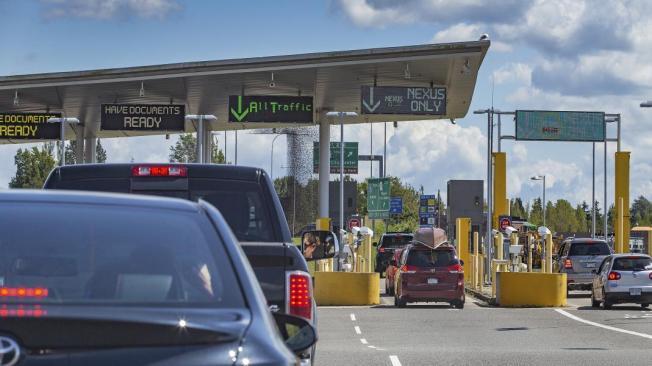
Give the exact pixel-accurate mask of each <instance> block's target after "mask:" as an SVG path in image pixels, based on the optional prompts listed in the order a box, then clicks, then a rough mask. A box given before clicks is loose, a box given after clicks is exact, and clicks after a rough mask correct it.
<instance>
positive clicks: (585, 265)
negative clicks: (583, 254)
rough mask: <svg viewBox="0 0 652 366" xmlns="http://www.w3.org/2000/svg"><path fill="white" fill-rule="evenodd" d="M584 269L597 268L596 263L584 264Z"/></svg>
mask: <svg viewBox="0 0 652 366" xmlns="http://www.w3.org/2000/svg"><path fill="white" fill-rule="evenodd" d="M584 267H586V268H595V263H593V262H592V263H584Z"/></svg>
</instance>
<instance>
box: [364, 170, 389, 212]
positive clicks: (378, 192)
mask: <svg viewBox="0 0 652 366" xmlns="http://www.w3.org/2000/svg"><path fill="white" fill-rule="evenodd" d="M367 211H368V212H369V218H370V219H388V218H389V178H375V179H367Z"/></svg>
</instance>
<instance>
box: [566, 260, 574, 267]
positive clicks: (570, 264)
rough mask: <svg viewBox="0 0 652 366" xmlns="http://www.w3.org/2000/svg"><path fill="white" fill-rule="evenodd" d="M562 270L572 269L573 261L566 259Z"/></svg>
mask: <svg viewBox="0 0 652 366" xmlns="http://www.w3.org/2000/svg"><path fill="white" fill-rule="evenodd" d="M564 268H566V269H572V268H573V261H571V260H570V259H566V260H565V261H564Z"/></svg>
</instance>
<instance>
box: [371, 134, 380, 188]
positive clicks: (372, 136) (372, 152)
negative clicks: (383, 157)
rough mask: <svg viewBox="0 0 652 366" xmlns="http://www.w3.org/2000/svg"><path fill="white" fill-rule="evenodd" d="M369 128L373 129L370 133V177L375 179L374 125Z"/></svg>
mask: <svg viewBox="0 0 652 366" xmlns="http://www.w3.org/2000/svg"><path fill="white" fill-rule="evenodd" d="M369 128H370V129H371V132H370V133H369V146H370V147H369V156H371V160H369V177H370V178H373V177H374V160H373V158H374V124H373V123H370V124H369ZM378 178H380V177H378Z"/></svg>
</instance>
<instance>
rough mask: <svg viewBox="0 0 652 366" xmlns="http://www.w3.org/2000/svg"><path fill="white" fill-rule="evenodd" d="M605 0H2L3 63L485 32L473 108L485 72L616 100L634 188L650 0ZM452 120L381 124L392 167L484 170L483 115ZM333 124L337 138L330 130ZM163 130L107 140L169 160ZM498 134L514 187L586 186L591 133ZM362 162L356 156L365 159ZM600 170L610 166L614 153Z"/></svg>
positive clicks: (506, 105)
mask: <svg viewBox="0 0 652 366" xmlns="http://www.w3.org/2000/svg"><path fill="white" fill-rule="evenodd" d="M601 4H602V6H601V7H599V9H597V8H598V7H595V6H593V5H595V4H594V3H593V2H591V1H580V0H577V1H540V0H532V1H529V0H523V1H521V0H501V1H492V2H491V3H489V2H488V1H487V2H481V1H475V0H474V1H471V0H458V1H445V0H404V1H388V0H331V1H301V0H296V1H289V0H284V1H278V0H276V1H264V0H258V1H247V2H244V1H230V2H227V1H199V0H196V1H189V0H188V1H183V0H141V1H138V0H41V1H38V0H0V32H1V34H3V35H4V37H3V43H2V44H3V49H4V50H5V52H3V56H4V57H1V58H0V74H2V75H16V74H26V73H41V72H53V71H69V70H85V69H98V68H110V67H123V66H138V65H150V64H161V63H173V62H184V61H200V60H218V59H224V58H239V57H253V56H269V55H281V54H293V53H303V52H317V51H334V50H346V49H357V48H373V47H384V46H401V45H412V44H422V43H431V42H445V41H462V40H475V39H477V38H478V37H479V36H480V35H481V34H482V33H489V35H490V37H491V39H492V47H491V49H490V51H489V53H488V55H487V57H486V59H485V62H484V64H483V66H482V68H481V70H480V74H479V77H478V83H477V87H476V91H475V96H474V99H473V104H472V107H471V110H473V109H479V108H486V107H488V106H489V105H490V104H491V100H492V84H493V85H494V93H493V94H494V95H493V100H494V105H495V107H496V108H499V109H502V110H514V109H535V108H536V109H553V110H554V109H560V110H598V111H601V110H604V111H607V112H612V113H622V114H623V119H624V121H625V122H624V129H623V139H624V140H623V142H624V143H623V145H624V147H625V148H626V149H630V150H632V151H633V154H632V172H633V173H632V196H636V195H640V194H644V195H647V194H648V192H649V190H650V189H652V182H651V181H650V178H649V177H650V175H649V174H648V173H652V157H648V156H646V153H645V152H646V151H649V150H648V149H649V148H650V147H652V134H650V128H649V123H646V120H648V121H650V120H652V114H650V113H652V111H650V113H647V111H646V110H641V109H640V108H638V103H640V102H641V101H642V100H645V99H648V98H647V97H648V96H649V94H646V93H649V91H650V86H651V84H652V70H651V69H650V66H648V64H649V59H650V58H649V57H650V56H652V54H651V53H652V51H649V50H650V49H652V47H650V46H652V36H649V34H652V32H650V30H652V22H650V20H648V19H646V17H645V16H644V15H640V14H649V13H650V10H652V9H650V5H648V4H647V3H646V2H645V1H604V2H603V3H601ZM7 51H9V52H7ZM492 80H493V83H492ZM457 122H458V125H457V126H452V125H450V124H449V123H448V122H446V121H422V122H410V123H402V124H400V126H399V128H398V129H397V130H394V129H393V128H391V127H390V128H389V133H388V154H389V158H388V172H389V174H394V175H399V176H401V177H402V178H404V179H405V180H406V181H407V182H408V183H410V184H413V185H415V186H417V187H418V186H420V185H423V186H424V187H426V188H425V189H426V191H429V192H433V191H435V190H436V189H437V188H441V189H442V190H443V189H445V185H446V181H447V180H448V179H483V177H484V175H485V168H484V167H485V160H484V159H485V151H486V142H485V140H486V137H485V136H486V135H485V133H486V120H485V119H483V118H482V117H479V116H475V115H473V114H471V113H470V114H469V115H468V116H467V117H466V118H464V119H462V120H458V121H457ZM509 125H510V123H506V131H507V132H509V131H510V127H509ZM376 126H378V127H375V128H374V148H375V149H374V150H375V151H374V152H375V153H380V152H381V151H382V138H383V136H382V125H376ZM368 131H369V127H368V126H353V127H347V128H346V131H345V135H346V136H347V140H354V139H359V141H360V150H361V151H362V152H367V151H368V150H369V142H368V138H367V137H365V136H367V135H368ZM239 136H240V141H241V147H240V149H239V163H240V164H246V165H255V166H260V167H263V168H265V169H269V149H267V148H261V149H257V150H256V151H251V150H250V149H247V148H246V146H254V144H256V146H266V147H270V144H271V137H269V136H260V135H248V134H247V133H245V132H242V133H241V134H240V135H239ZM268 137H269V138H268ZM332 137H333V138H334V139H336V138H339V134H338V132H337V130H334V131H333V133H332ZM173 142H174V139H172V140H164V139H162V138H160V137H148V138H131V139H107V140H106V141H103V143H104V144H105V146H106V148H107V150H108V155H109V160H110V161H115V162H118V161H129V160H130V159H132V158H133V159H134V160H139V161H157V160H165V159H166V157H167V152H168V147H169V145H170V144H171V143H173ZM279 146H280V144H279V143H277V145H276V151H278V153H276V152H275V154H278V155H276V159H275V160H277V161H278V164H275V165H276V166H275V168H274V170H275V171H281V169H282V168H281V167H282V166H284V165H285V164H286V163H285V161H284V159H282V158H281V159H279V158H278V157H283V156H285V151H284V147H283V146H281V147H279ZM232 147H233V144H230V145H229V150H230V151H229V154H233V152H232V151H231V149H232ZM504 147H505V150H506V151H507V152H508V166H509V173H508V190H509V194H510V196H522V197H523V198H525V199H526V200H531V199H533V198H534V197H537V196H538V195H539V191H540V186H539V185H538V184H535V183H532V182H529V181H528V177H529V176H530V175H533V174H546V175H548V176H549V177H550V178H549V182H550V183H549V186H550V187H549V190H548V196H549V197H550V198H551V199H557V198H567V199H569V200H571V201H572V202H578V201H581V200H590V189H591V182H590V177H591V170H590V161H591V160H590V157H591V145H590V144H572V143H521V142H519V143H515V142H513V141H507V142H505V143H504ZM17 148H18V146H1V147H0V186H6V184H7V182H8V181H9V179H10V178H11V176H13V174H14V172H15V168H14V166H13V156H14V154H15V151H16V149H17ZM376 148H377V150H376ZM613 149H614V148H613V147H612V148H611V150H610V154H611V153H612V152H613ZM598 156H602V150H601V149H599V150H598ZM364 164H365V163H361V164H360V170H361V172H368V168H365V165H364ZM601 166H602V162H601V160H599V161H598V167H601ZM609 170H610V171H611V172H612V173H613V163H612V162H611V161H610V162H609ZM601 172H602V169H601V168H599V169H598V173H599V180H598V186H599V187H601V182H602V180H601V179H602V178H601ZM365 177H366V176H365V175H364V174H360V175H359V176H358V178H359V179H364V178H365ZM611 179H612V178H610V180H609V194H610V197H611V196H612V192H613V188H612V183H611V182H612V180H611ZM427 193H428V192H427ZM598 197H602V192H601V191H598ZM600 201H601V200H600Z"/></svg>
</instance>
